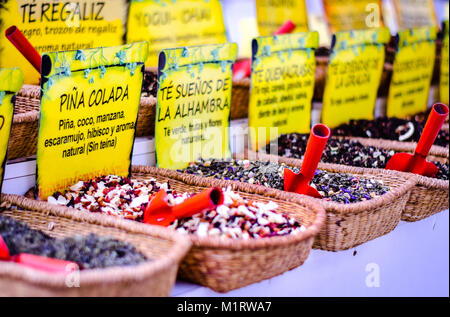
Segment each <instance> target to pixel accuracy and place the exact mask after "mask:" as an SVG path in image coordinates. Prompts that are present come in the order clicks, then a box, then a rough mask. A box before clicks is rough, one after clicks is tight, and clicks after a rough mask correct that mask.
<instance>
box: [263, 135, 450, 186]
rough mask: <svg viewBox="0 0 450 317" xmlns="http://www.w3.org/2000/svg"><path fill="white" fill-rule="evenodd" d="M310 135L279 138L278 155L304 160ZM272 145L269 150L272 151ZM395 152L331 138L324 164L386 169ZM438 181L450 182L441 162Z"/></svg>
mask: <svg viewBox="0 0 450 317" xmlns="http://www.w3.org/2000/svg"><path fill="white" fill-rule="evenodd" d="M308 138H309V135H306V134H296V133H292V134H283V135H281V136H280V137H279V138H278V155H280V156H284V157H290V158H298V159H303V156H304V154H305V150H306V146H307V144H308ZM270 147H271V146H270V145H268V146H267V150H268V151H269V150H270ZM394 154H395V152H394V151H393V150H387V149H382V148H376V147H373V146H365V145H362V144H361V143H360V142H359V141H356V140H349V139H337V138H331V139H330V140H329V141H328V144H327V146H326V148H325V150H324V153H323V156H322V162H324V163H333V164H342V165H346V166H356V167H364V168H385V167H386V164H387V163H388V162H389V160H390V159H391V157H392V156H394ZM435 164H436V166H437V167H438V174H437V175H436V178H437V179H441V180H449V165H448V164H442V163H439V162H436V163H435Z"/></svg>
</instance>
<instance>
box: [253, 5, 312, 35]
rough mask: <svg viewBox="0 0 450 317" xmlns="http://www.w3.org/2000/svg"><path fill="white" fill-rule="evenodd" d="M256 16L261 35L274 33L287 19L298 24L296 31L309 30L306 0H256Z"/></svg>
mask: <svg viewBox="0 0 450 317" xmlns="http://www.w3.org/2000/svg"><path fill="white" fill-rule="evenodd" d="M256 16H257V20H258V30H259V35H260V36H270V35H272V34H273V33H274V32H275V31H276V30H277V29H278V28H279V27H280V26H281V25H282V24H283V23H284V22H286V21H287V20H291V21H292V22H294V24H295V25H296V26H297V27H296V29H295V30H294V32H307V31H308V29H309V28H308V11H307V10H306V3H305V0H291V1H273V0H256Z"/></svg>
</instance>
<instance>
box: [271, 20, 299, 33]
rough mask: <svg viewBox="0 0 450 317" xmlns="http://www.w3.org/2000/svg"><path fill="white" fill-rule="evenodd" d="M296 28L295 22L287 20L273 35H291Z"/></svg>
mask: <svg viewBox="0 0 450 317" xmlns="http://www.w3.org/2000/svg"><path fill="white" fill-rule="evenodd" d="M295 27H296V26H295V24H294V22H292V21H291V20H287V21H286V22H284V23H283V24H282V25H281V26H280V27H279V28H278V30H276V31H275V32H274V33H273V35H280V34H287V33H291V32H292V31H294V29H295Z"/></svg>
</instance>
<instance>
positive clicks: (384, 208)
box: [237, 152, 417, 251]
mask: <svg viewBox="0 0 450 317" xmlns="http://www.w3.org/2000/svg"><path fill="white" fill-rule="evenodd" d="M237 157H238V158H248V159H251V160H256V159H258V160H262V161H266V160H271V161H278V162H280V163H285V164H286V165H288V166H296V167H299V166H301V160H298V159H291V158H284V157H279V156H272V155H261V154H259V155H258V156H256V154H255V153H253V152H249V153H247V154H241V155H237ZM319 169H321V170H325V171H328V172H333V173H349V174H354V175H358V176H364V177H371V178H374V179H377V180H382V181H383V182H384V183H385V184H386V185H389V186H390V187H391V188H392V189H391V190H390V191H389V192H388V193H386V194H384V195H383V196H381V197H377V198H375V199H372V200H369V201H365V202H360V203H353V204H348V205H345V204H340V203H336V202H326V201H323V200H319V199H314V200H316V201H318V202H321V203H322V205H323V206H324V208H325V211H326V220H325V225H324V226H323V227H322V230H321V232H320V234H319V235H318V236H317V238H316V240H315V243H314V246H313V247H314V248H318V249H322V250H327V251H340V250H346V249H350V248H353V247H355V246H358V245H360V244H362V243H365V242H367V241H370V240H373V239H375V238H378V237H381V236H383V235H385V234H387V233H389V232H391V231H392V230H394V229H395V227H396V226H397V224H398V223H399V222H400V219H401V217H402V213H403V210H404V209H405V205H406V202H407V201H408V199H409V195H410V192H411V190H412V189H413V188H414V186H415V184H416V182H417V178H416V176H415V175H413V174H406V173H399V172H394V171H386V170H379V169H364V168H357V167H347V166H343V165H336V164H324V163H321V164H319ZM238 184H240V185H239V186H250V185H248V184H243V183H238ZM251 186H252V187H251V188H253V189H252V190H253V191H255V192H256V193H258V192H259V191H261V190H264V189H261V188H264V187H263V186H258V185H251ZM238 188H239V187H238ZM278 191H279V190H278Z"/></svg>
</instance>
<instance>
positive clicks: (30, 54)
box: [5, 25, 41, 73]
mask: <svg viewBox="0 0 450 317" xmlns="http://www.w3.org/2000/svg"><path fill="white" fill-rule="evenodd" d="M5 35H6V37H7V38H8V40H10V42H11V43H12V44H13V45H14V46H15V47H16V48H17V50H18V51H19V52H20V53H22V55H23V56H24V57H25V58H26V59H27V60H28V62H30V64H31V65H33V67H34V68H35V69H36V70H37V71H38V73H41V55H39V53H38V51H36V49H35V48H34V47H33V45H31V43H30V42H29V41H28V39H27V38H26V37H25V36H24V35H23V33H22V32H21V31H20V30H19V29H18V28H17V26H15V25H13V26H11V27H10V28H8V29H7V30H6V32H5Z"/></svg>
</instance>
